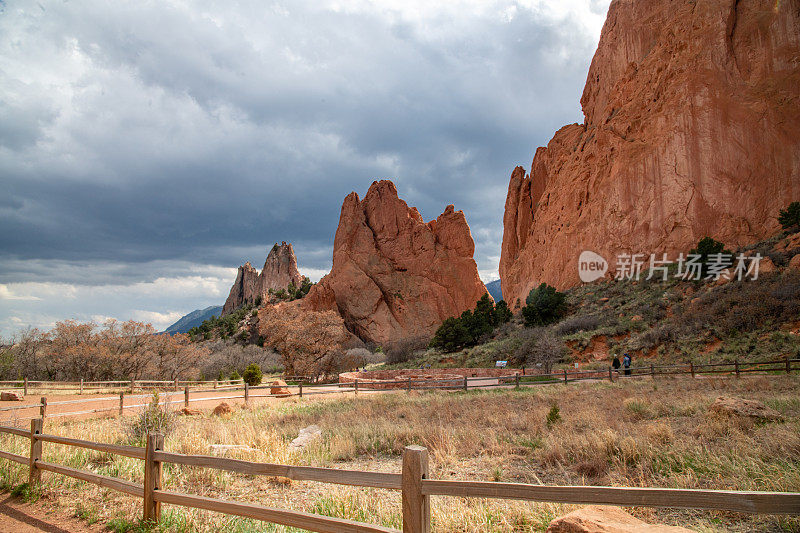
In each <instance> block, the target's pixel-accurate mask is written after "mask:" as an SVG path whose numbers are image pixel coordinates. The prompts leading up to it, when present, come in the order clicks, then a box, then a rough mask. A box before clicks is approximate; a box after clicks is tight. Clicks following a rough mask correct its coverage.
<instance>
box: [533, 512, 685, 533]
mask: <svg viewBox="0 0 800 533" xmlns="http://www.w3.org/2000/svg"><path fill="white" fill-rule="evenodd" d="M547 533H692V530H690V529H686V528H683V527H676V526H664V525H661V524H648V523H647V522H643V521H642V520H639V519H638V518H636V517H634V516H633V515H630V514H628V513H626V512H625V511H623V510H622V509H620V508H619V507H608V506H599V505H592V506H589V507H583V508H581V509H578V510H577V511H573V512H571V513H569V514H566V515H564V516H560V517H558V518H556V519H554V520H553V521H552V522H550V525H549V526H548V528H547Z"/></svg>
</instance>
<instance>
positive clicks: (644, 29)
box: [500, 0, 800, 304]
mask: <svg viewBox="0 0 800 533" xmlns="http://www.w3.org/2000/svg"><path fill="white" fill-rule="evenodd" d="M798 58H800V2H798V1H797V0H791V1H781V2H775V1H774V0H750V1H747V2H740V1H737V0H650V1H646V2H643V1H639V0H614V1H613V2H612V3H611V6H610V8H609V12H608V18H607V20H606V23H605V26H604V28H603V31H602V35H601V38H600V43H599V46H598V49H597V52H596V53H595V56H594V59H593V61H592V65H591V68H590V70H589V74H588V78H587V81H586V87H585V89H584V93H583V97H582V99H581V105H582V107H583V113H584V116H585V121H584V123H583V124H572V125H569V126H565V127H563V128H562V129H560V130H559V131H558V132H557V133H556V134H555V136H554V137H553V139H552V140H551V141H550V143H549V144H548V145H547V147H543V148H539V149H538V150H537V151H536V155H535V157H534V159H533V163H532V165H531V168H530V171H529V172H528V173H527V174H526V170H525V169H524V168H522V167H517V168H516V169H515V170H514V171H513V173H512V175H511V180H510V183H509V188H508V197H507V199H506V207H505V216H504V235H503V247H502V257H501V262H500V277H501V280H502V288H503V294H504V295H505V297H506V299H507V300H508V301H509V302H510V303H512V304H513V303H515V302H516V300H517V299H518V298H519V299H520V300H521V301H523V302H524V299H525V295H527V293H528V291H529V290H530V289H531V288H532V287H533V286H534V285H538V284H539V283H540V282H547V283H550V284H551V285H555V286H557V287H558V288H562V289H563V288H567V287H572V286H575V285H576V284H578V282H579V278H578V271H577V259H578V256H579V254H580V253H581V252H582V251H583V250H592V251H595V252H598V253H600V254H601V255H602V256H603V257H605V258H606V259H607V260H608V261H609V262H610V266H611V269H612V270H613V269H614V266H615V263H616V257H617V256H618V254H621V253H639V252H641V253H645V254H648V255H649V254H650V253H657V254H659V253H662V252H666V253H669V254H671V255H672V254H675V253H677V252H679V251H686V250H688V249H689V248H691V246H692V245H693V244H695V243H697V242H698V241H699V240H700V239H701V238H702V237H704V236H707V235H708V236H711V237H714V238H715V239H717V240H720V241H723V242H725V243H727V244H729V245H730V246H740V245H745V244H751V243H754V242H758V241H759V240H761V239H764V238H766V237H768V236H769V235H772V234H774V232H775V231H776V230H777V229H778V224H777V221H776V220H775V218H774V216H775V214H776V213H777V212H778V210H779V209H780V208H782V207H785V206H786V205H788V204H789V203H790V202H791V201H795V200H798V199H800V62H798Z"/></svg>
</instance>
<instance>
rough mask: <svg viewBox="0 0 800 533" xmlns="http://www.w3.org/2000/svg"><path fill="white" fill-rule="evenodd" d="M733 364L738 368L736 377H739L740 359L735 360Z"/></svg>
mask: <svg viewBox="0 0 800 533" xmlns="http://www.w3.org/2000/svg"><path fill="white" fill-rule="evenodd" d="M733 366H734V368H735V369H736V377H737V378H738V377H739V360H738V359H737V360H736V361H734V362H733Z"/></svg>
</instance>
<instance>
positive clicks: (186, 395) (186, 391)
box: [183, 385, 189, 409]
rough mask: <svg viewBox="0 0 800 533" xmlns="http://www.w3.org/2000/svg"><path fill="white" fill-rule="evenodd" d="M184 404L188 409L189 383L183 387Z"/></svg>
mask: <svg viewBox="0 0 800 533" xmlns="http://www.w3.org/2000/svg"><path fill="white" fill-rule="evenodd" d="M183 406H184V407H186V408H187V409H188V408H189V385H186V388H185V389H183Z"/></svg>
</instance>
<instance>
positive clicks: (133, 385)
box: [131, 379, 136, 394]
mask: <svg viewBox="0 0 800 533" xmlns="http://www.w3.org/2000/svg"><path fill="white" fill-rule="evenodd" d="M134 387H136V380H133V379H131V394H133V389H134Z"/></svg>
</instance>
